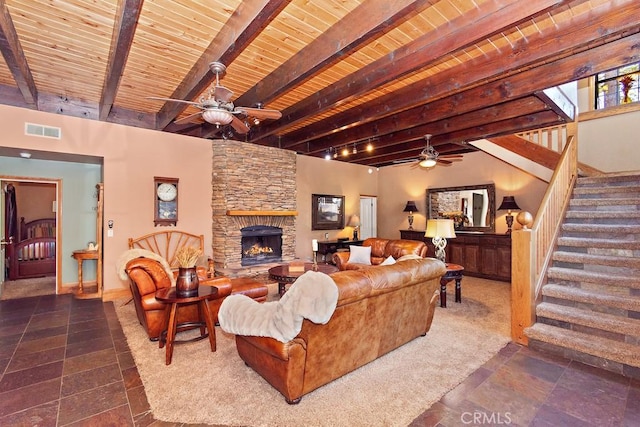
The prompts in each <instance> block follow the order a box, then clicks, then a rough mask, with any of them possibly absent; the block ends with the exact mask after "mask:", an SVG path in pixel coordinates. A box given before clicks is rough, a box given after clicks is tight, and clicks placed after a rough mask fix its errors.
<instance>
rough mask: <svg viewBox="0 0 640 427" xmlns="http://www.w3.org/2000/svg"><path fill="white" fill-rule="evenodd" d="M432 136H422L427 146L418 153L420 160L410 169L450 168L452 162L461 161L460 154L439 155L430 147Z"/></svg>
mask: <svg viewBox="0 0 640 427" xmlns="http://www.w3.org/2000/svg"><path fill="white" fill-rule="evenodd" d="M432 136H433V135H431V134H426V135H425V136H424V139H425V140H426V141H427V146H426V147H425V148H424V149H423V150H422V152H420V159H419V160H418V161H416V162H415V163H414V164H413V165H412V166H411V167H412V168H415V167H420V168H422V169H431V168H432V167H434V166H436V165H442V166H451V165H452V164H453V162H459V161H462V154H446V155H444V156H442V155H440V153H438V152H437V151H436V150H435V149H434V148H433V146H432V145H431V137H432Z"/></svg>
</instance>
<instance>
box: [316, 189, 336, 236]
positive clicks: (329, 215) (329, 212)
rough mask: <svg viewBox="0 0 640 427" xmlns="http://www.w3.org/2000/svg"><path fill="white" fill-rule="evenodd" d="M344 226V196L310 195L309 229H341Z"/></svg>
mask: <svg viewBox="0 0 640 427" xmlns="http://www.w3.org/2000/svg"><path fill="white" fill-rule="evenodd" d="M343 228H344V196H331V195H328V194H312V195H311V229H312V230H341V229H343Z"/></svg>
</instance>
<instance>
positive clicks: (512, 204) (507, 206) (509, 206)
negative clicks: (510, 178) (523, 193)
mask: <svg viewBox="0 0 640 427" xmlns="http://www.w3.org/2000/svg"><path fill="white" fill-rule="evenodd" d="M498 210H499V211H502V210H510V211H519V210H520V206H518V204H517V203H516V199H515V197H513V196H504V197H503V198H502V203H500V207H499V208H498Z"/></svg>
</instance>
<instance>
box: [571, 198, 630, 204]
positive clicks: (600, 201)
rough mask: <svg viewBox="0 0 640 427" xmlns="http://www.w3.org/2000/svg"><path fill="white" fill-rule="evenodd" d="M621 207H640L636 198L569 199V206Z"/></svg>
mask: <svg viewBox="0 0 640 427" xmlns="http://www.w3.org/2000/svg"><path fill="white" fill-rule="evenodd" d="M622 205H640V198H638V197H612V198H601V199H598V198H593V199H591V198H590V199H575V198H574V199H571V200H570V201H569V206H622Z"/></svg>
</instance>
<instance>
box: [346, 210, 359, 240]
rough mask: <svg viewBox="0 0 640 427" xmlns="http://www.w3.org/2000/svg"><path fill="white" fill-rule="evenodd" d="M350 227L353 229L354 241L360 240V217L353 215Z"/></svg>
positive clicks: (350, 219)
mask: <svg viewBox="0 0 640 427" xmlns="http://www.w3.org/2000/svg"><path fill="white" fill-rule="evenodd" d="M347 226H349V227H353V240H358V228H359V227H360V217H359V216H358V215H355V214H354V215H351V218H349V224H347Z"/></svg>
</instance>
